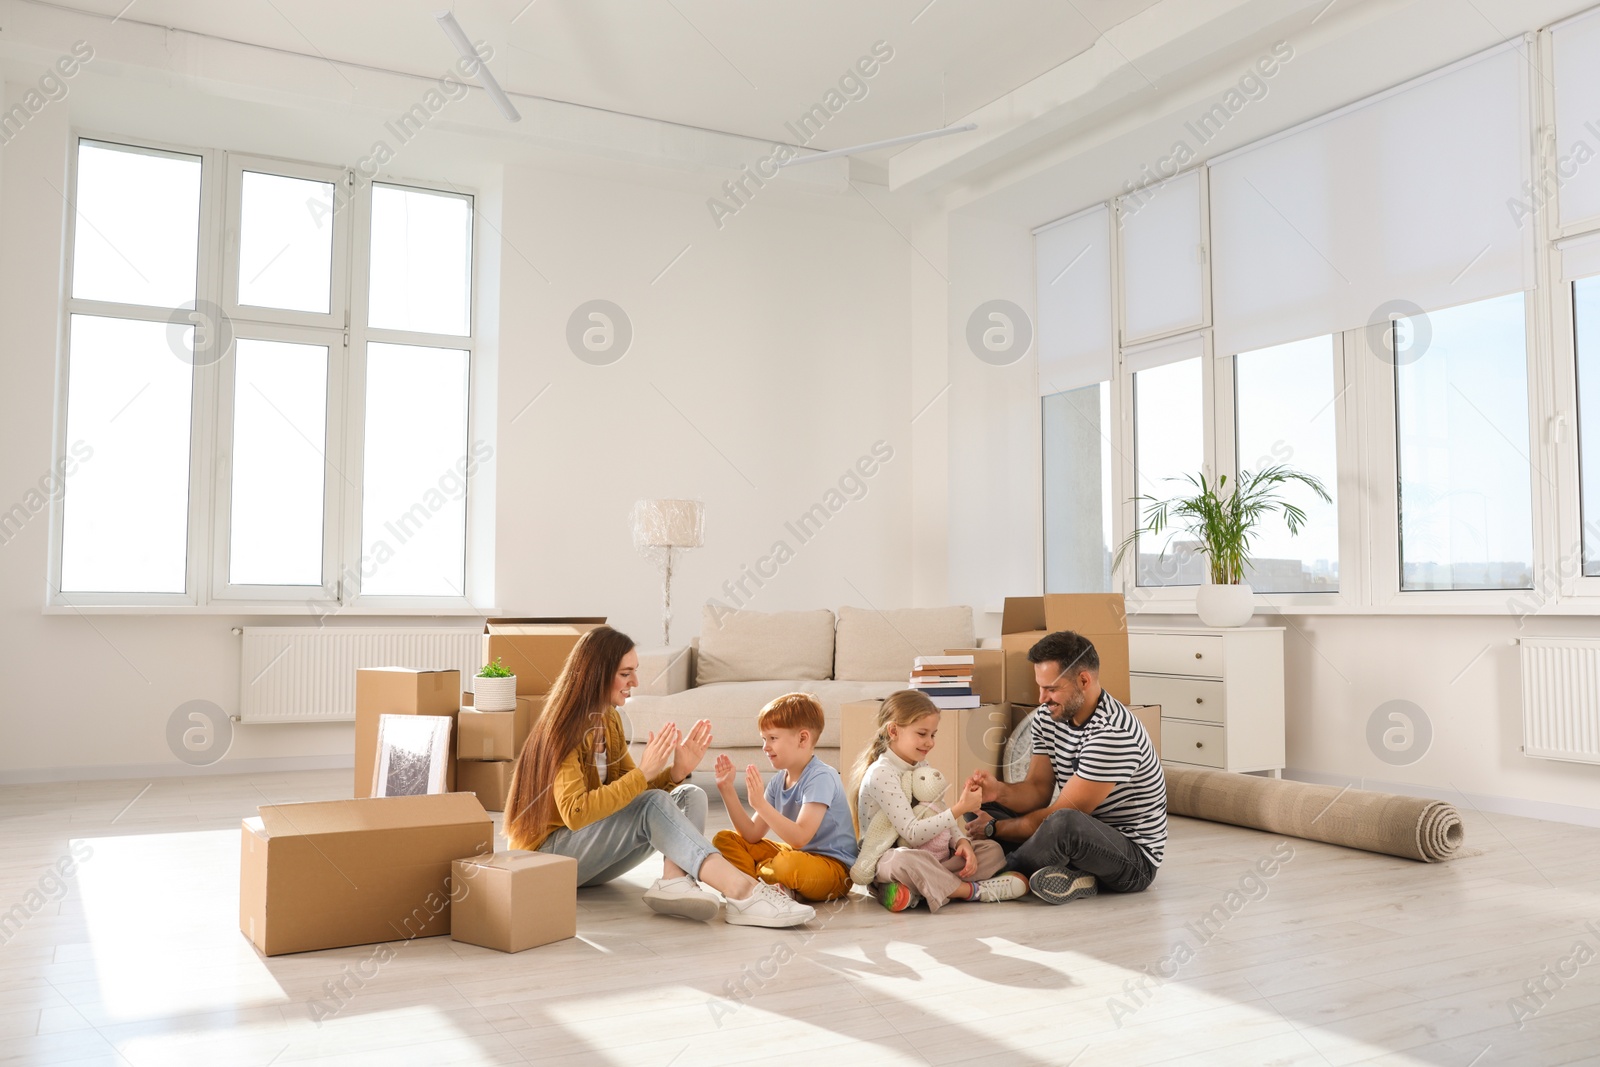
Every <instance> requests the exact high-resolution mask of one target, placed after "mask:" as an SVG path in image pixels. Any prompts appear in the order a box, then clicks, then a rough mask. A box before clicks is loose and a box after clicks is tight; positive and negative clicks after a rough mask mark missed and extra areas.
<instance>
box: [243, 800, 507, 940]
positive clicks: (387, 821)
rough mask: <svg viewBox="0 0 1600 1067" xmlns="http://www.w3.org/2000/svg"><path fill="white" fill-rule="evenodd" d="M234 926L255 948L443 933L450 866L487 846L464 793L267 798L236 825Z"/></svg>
mask: <svg viewBox="0 0 1600 1067" xmlns="http://www.w3.org/2000/svg"><path fill="white" fill-rule="evenodd" d="M240 838H241V841H240V856H239V929H240V930H241V931H242V932H243V933H244V935H245V936H246V937H248V938H249V939H250V940H251V941H252V942H253V943H254V944H255V946H256V948H258V949H260V950H261V951H262V953H264V954H265V955H268V956H278V955H281V954H283V953H285V952H309V951H312V950H314V949H324V948H340V947H342V946H344V945H367V944H373V943H375V942H379V941H403V940H407V939H409V938H413V937H433V936H436V935H438V934H447V933H449V932H450V864H451V863H452V862H454V861H455V860H458V859H460V858H461V857H463V856H475V855H477V854H479V853H481V852H485V851H487V850H489V849H490V848H493V847H494V823H492V822H491V821H490V819H489V814H488V812H486V811H484V810H483V805H481V804H479V803H478V801H477V799H476V798H474V797H472V796H470V795H469V794H466V793H439V794H434V795H432V796H417V797H375V798H369V799H366V800H331V801H321V802H317V803H312V804H265V805H262V807H261V808H260V814H259V815H258V816H256V817H254V818H249V819H245V820H244V824H243V828H242V830H241V832H240Z"/></svg>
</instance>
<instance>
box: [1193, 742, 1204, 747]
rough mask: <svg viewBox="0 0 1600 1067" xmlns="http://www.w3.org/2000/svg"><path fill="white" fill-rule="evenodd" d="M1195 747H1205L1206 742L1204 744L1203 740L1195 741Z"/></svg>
mask: <svg viewBox="0 0 1600 1067" xmlns="http://www.w3.org/2000/svg"><path fill="white" fill-rule="evenodd" d="M1194 747H1195V748H1205V747H1206V746H1205V745H1204V744H1203V743H1201V742H1199V741H1196V742H1195V743H1194Z"/></svg>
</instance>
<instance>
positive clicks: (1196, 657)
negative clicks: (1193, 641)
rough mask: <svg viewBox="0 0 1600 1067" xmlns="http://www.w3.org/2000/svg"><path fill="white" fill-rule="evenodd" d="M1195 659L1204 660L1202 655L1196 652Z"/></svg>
mask: <svg viewBox="0 0 1600 1067" xmlns="http://www.w3.org/2000/svg"><path fill="white" fill-rule="evenodd" d="M1194 658H1195V659H1202V658H1204V657H1202V656H1201V655H1200V653H1198V652H1196V653H1195V654H1194Z"/></svg>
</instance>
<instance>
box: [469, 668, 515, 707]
mask: <svg viewBox="0 0 1600 1067" xmlns="http://www.w3.org/2000/svg"><path fill="white" fill-rule="evenodd" d="M472 706H473V707H474V708H477V709H478V710H479V711H516V710H517V676H516V675H514V674H512V673H511V669H510V668H509V667H507V666H506V665H505V664H504V663H501V662H500V657H499V656H496V657H495V659H494V662H493V663H491V664H489V665H488V666H486V667H484V668H483V670H481V671H479V672H478V680H477V681H476V682H474V683H473V685H472Z"/></svg>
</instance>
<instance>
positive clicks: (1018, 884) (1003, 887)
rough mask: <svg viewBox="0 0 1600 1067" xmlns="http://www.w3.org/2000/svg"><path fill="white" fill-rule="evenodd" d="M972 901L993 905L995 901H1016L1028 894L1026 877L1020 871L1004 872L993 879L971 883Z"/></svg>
mask: <svg viewBox="0 0 1600 1067" xmlns="http://www.w3.org/2000/svg"><path fill="white" fill-rule="evenodd" d="M972 888H973V889H974V890H975V892H974V893H973V895H972V897H971V898H970V899H972V900H981V901H983V902H984V903H985V904H993V903H994V902H995V901H997V900H1016V899H1017V898H1018V897H1020V896H1023V895H1025V894H1026V893H1027V892H1028V876H1027V875H1025V874H1023V873H1022V872H1021V871H1005V872H1004V873H1002V874H997V875H995V876H994V877H993V878H985V879H984V880H983V881H981V882H974V883H972Z"/></svg>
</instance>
